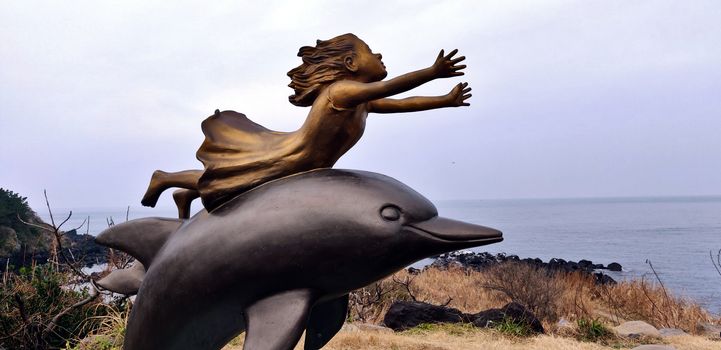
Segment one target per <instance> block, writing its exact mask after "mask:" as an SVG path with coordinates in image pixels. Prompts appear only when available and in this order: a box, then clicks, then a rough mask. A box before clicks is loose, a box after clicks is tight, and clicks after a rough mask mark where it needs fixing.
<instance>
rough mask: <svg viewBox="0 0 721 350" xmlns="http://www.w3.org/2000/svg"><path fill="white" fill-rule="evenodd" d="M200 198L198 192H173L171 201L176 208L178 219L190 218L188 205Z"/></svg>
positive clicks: (181, 190) (183, 190)
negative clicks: (173, 201)
mask: <svg viewBox="0 0 721 350" xmlns="http://www.w3.org/2000/svg"><path fill="white" fill-rule="evenodd" d="M198 197H200V192H198V191H196V190H187V189H180V190H176V191H175V192H173V200H175V205H176V206H177V207H178V218H179V219H188V218H190V203H191V202H193V199H196V198H198Z"/></svg>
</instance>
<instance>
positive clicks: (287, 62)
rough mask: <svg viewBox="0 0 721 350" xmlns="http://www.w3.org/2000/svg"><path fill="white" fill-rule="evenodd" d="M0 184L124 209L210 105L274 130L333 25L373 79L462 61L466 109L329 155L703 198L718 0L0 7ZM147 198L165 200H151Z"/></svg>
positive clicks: (442, 83)
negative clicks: (369, 54)
mask: <svg viewBox="0 0 721 350" xmlns="http://www.w3.org/2000/svg"><path fill="white" fill-rule="evenodd" d="M0 4H1V5H0V145H1V146H0V147H2V150H1V152H0V166H1V168H0V187H4V188H10V189H12V190H14V191H16V192H19V193H21V194H22V195H25V196H27V197H29V201H30V204H31V206H33V207H34V208H36V210H37V209H41V206H42V205H43V202H42V189H44V188H45V189H47V190H48V192H49V194H50V196H51V200H52V201H53V204H54V205H56V206H58V207H62V208H90V207H125V206H126V205H131V206H138V205H139V201H140V198H141V197H142V195H143V193H144V191H145V188H146V186H147V181H148V179H149V178H150V174H151V173H152V171H153V170H155V169H164V170H170V171H174V170H183V169H199V168H200V167H201V164H200V162H198V161H197V160H196V159H195V151H196V150H197V148H198V146H199V145H200V143H201V141H202V139H203V135H202V133H201V131H200V122H201V121H202V120H203V119H204V118H206V117H207V116H209V115H210V114H212V112H213V111H214V110H215V109H216V108H219V109H221V110H224V109H231V110H236V111H239V112H242V113H245V114H246V115H247V116H248V117H249V118H251V119H252V120H254V121H256V122H258V123H260V124H262V125H264V126H266V127H268V128H271V129H275V130H282V131H290V130H294V129H296V128H297V127H298V126H300V124H301V123H302V122H303V120H304V118H305V117H306V115H307V112H308V109H307V108H299V107H295V106H293V105H291V104H290V103H288V102H287V96H288V95H290V94H291V93H292V90H291V89H290V88H288V87H287V84H288V83H289V79H288V77H287V76H286V72H287V71H288V70H290V69H291V68H293V67H295V66H297V65H298V64H300V59H299V58H298V57H296V53H297V51H298V48H299V47H301V46H303V45H313V44H314V43H315V40H316V39H328V38H331V37H333V36H336V35H339V34H343V33H347V32H352V33H355V34H357V35H358V36H359V37H360V38H361V39H363V40H365V41H366V42H367V43H368V45H369V46H370V47H371V49H373V50H374V51H377V52H381V53H382V54H383V60H384V62H385V64H386V66H387V67H388V72H389V77H393V76H396V75H400V74H403V73H406V72H409V71H412V70H416V69H421V68H425V67H427V66H428V65H430V64H431V63H432V62H433V60H434V58H435V56H436V54H437V53H438V51H439V50H440V49H442V48H444V49H452V48H458V49H459V50H460V52H461V54H463V55H466V56H467V64H468V68H467V69H466V76H464V77H460V78H454V79H442V80H436V81H433V82H431V83H428V84H426V85H425V86H422V87H420V88H418V89H416V90H414V91H412V92H411V93H410V94H412V95H415V94H422V95H437V94H445V93H447V92H448V91H449V90H450V89H451V88H452V87H453V85H454V84H456V83H458V82H461V81H468V82H469V83H470V85H471V86H472V88H473V97H472V99H471V100H470V102H471V106H470V107H466V108H455V109H442V110H435V111H428V112H420V113H412V114H397V115H371V116H369V119H368V125H367V129H366V132H365V135H364V136H363V138H362V139H361V141H360V142H359V143H358V144H357V145H356V146H355V147H354V148H353V149H352V150H351V151H350V152H348V153H347V154H346V155H345V156H344V157H343V158H341V160H340V161H339V162H338V164H337V165H336V166H337V167H339V168H352V169H364V170H370V171H376V172H380V173H383V174H386V175H389V176H392V177H395V178H397V179H399V180H401V181H403V182H405V183H406V184H408V185H409V186H411V187H413V188H415V189H416V190H418V191H419V192H421V193H422V194H424V195H426V196H427V197H429V198H431V199H436V200H437V199H490V198H539V197H541V198H558V197H595V196H645V195H651V196H662V195H718V194H721V135H720V134H721V25H720V23H721V2H718V1H576V2H568V1H533V2H521V1H390V0H384V1H379V2H375V4H376V5H373V6H372V5H367V4H366V2H362V1H353V2H345V1H307V2H301V1H267V0H266V1H247V2H246V1H214V2H212V3H211V4H208V3H205V2H201V1H112V2H111V1H104V2H99V1H71V2H57V1H47V2H45V1H9V0H8V1H1V2H0ZM161 203H162V204H161V205H162V206H168V207H169V206H171V200H170V195H169V193H167V194H165V195H164V196H163V197H162V198H161Z"/></svg>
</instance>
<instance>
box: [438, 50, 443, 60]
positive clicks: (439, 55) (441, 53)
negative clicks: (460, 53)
mask: <svg viewBox="0 0 721 350" xmlns="http://www.w3.org/2000/svg"><path fill="white" fill-rule="evenodd" d="M441 58H443V49H441V52H440V53H439V54H438V59H441Z"/></svg>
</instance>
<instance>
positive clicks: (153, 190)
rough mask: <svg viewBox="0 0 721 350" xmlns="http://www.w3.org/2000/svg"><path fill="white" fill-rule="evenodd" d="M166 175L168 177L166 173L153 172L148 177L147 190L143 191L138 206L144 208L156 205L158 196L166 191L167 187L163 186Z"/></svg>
mask: <svg viewBox="0 0 721 350" xmlns="http://www.w3.org/2000/svg"><path fill="white" fill-rule="evenodd" d="M166 175H168V173H166V172H164V171H161V170H156V171H154V172H153V176H151V177H150V184H149V185H148V189H147V190H146V191H145V195H144V196H143V199H142V200H140V204H142V205H144V206H146V207H155V204H157V203H158V199H159V198H160V194H162V193H163V191H165V190H166V189H167V187H165V186H164V185H163V183H164V182H165V181H164V180H165V176H166Z"/></svg>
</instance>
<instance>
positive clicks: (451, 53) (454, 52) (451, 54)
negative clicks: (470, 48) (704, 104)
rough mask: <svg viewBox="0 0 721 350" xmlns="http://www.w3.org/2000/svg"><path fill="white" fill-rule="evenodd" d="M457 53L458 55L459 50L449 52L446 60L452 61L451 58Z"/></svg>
mask: <svg viewBox="0 0 721 350" xmlns="http://www.w3.org/2000/svg"><path fill="white" fill-rule="evenodd" d="M457 53H458V49H453V51H451V52H449V53H448V55H446V59H449V60H450V59H451V57H453V55H455V54H457Z"/></svg>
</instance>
